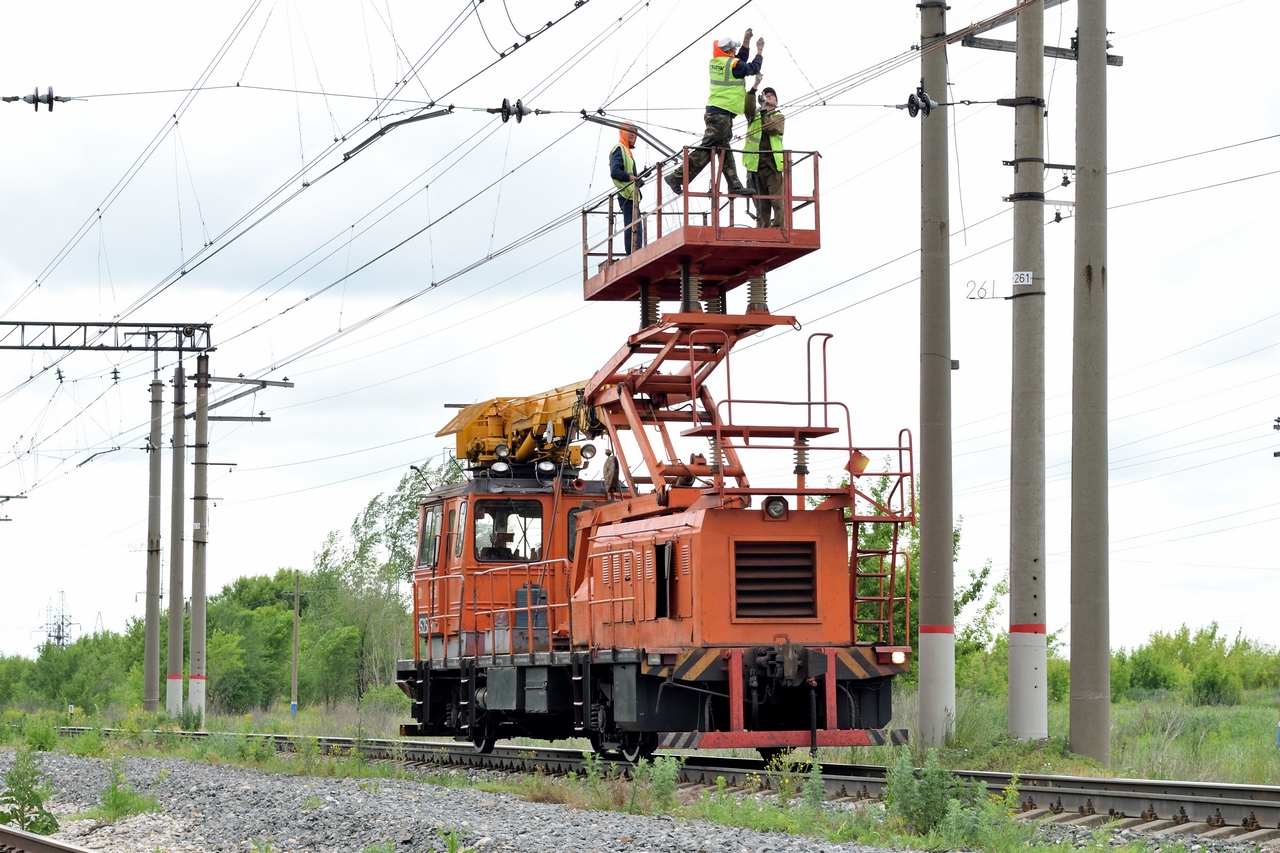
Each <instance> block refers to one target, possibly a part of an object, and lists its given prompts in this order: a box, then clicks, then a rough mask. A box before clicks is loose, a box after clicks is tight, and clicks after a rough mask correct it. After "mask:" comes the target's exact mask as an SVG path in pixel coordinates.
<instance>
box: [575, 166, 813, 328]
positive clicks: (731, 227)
mask: <svg viewBox="0 0 1280 853" xmlns="http://www.w3.org/2000/svg"><path fill="white" fill-rule="evenodd" d="M783 154H784V165H785V168H784V174H783V187H782V195H781V196H754V197H746V196H731V195H728V194H727V193H726V192H723V191H722V190H721V186H720V185H721V183H722V181H721V180H720V164H719V162H718V161H717V159H716V158H712V161H711V163H710V164H709V166H708V168H707V169H706V171H704V172H703V174H701V175H699V176H698V177H697V178H696V179H695V180H694V181H693V182H692V183H691V184H689V185H688V187H687V188H686V191H685V192H684V193H682V194H680V195H676V194H674V193H673V192H672V191H671V189H670V187H668V186H667V184H666V182H665V180H664V178H665V175H664V173H663V165H664V164H659V165H658V167H657V170H656V174H655V175H654V176H653V178H652V180H651V181H650V182H649V183H647V184H646V185H645V187H644V188H643V189H642V190H641V191H640V193H641V199H640V203H639V208H640V210H639V217H638V220H639V234H638V235H636V234H635V233H634V232H633V243H637V244H644V245H642V246H641V247H639V248H635V249H633V251H632V253H631V254H630V255H628V254H626V252H625V248H624V241H623V235H624V230H625V227H624V224H623V219H622V214H621V212H620V208H619V204H618V202H619V199H618V197H617V195H616V194H611V195H610V196H609V197H608V198H607V199H605V200H604V201H601V202H600V203H599V204H597V205H596V206H595V207H592V208H588V209H587V210H584V211H583V214H582V239H583V254H582V279H583V296H584V297H585V298H586V299H588V300H598V301H613V302H617V301H631V300H645V299H652V300H666V301H669V300H676V299H679V300H681V301H682V302H684V303H686V305H687V304H688V303H689V302H690V301H699V300H701V299H702V298H706V299H708V300H709V302H711V303H712V305H715V304H717V303H718V305H719V308H718V309H713V310H718V311H719V312H723V311H724V310H725V307H724V301H723V296H724V295H725V294H726V293H728V292H729V291H730V290H732V289H734V288H735V287H738V286H739V285H742V284H745V283H747V282H748V281H750V280H751V279H752V278H753V277H757V278H762V277H763V276H765V275H766V274H767V273H769V272H771V271H773V270H775V269H777V268H779V267H781V266H784V265H785V264H788V263H790V262H791V261H793V260H795V259H796V258H799V257H802V256H804V255H807V254H808V253H810V252H812V251H814V250H816V249H818V248H820V247H821V235H820V227H819V223H820V216H819V201H818V154H817V153H816V152H799V151H785V152H783ZM688 155H689V149H688V148H686V149H684V157H685V159H686V160H687V158H688ZM737 156H738V157H741V153H740V152H739V153H738V154H737ZM665 165H668V173H669V172H670V166H669V164H665ZM739 168H741V166H740V165H739ZM740 174H744V175H745V171H743V172H740ZM708 175H709V176H710V179H711V180H710V189H709V190H707V191H699V189H698V188H699V187H701V186H703V181H705V180H707V177H708ZM651 198H652V202H651V201H650V199H651ZM775 198H780V199H781V200H782V203H783V210H784V211H785V215H784V217H783V222H784V225H783V227H781V228H757V227H755V221H756V220H755V209H756V208H755V205H756V204H757V203H764V202H765V201H767V200H769V199H775ZM601 225H603V226H604V227H603V228H602V227H601ZM690 277H692V279H693V281H692V285H693V289H694V293H693V295H692V297H690V294H689V292H688V288H689V286H690Z"/></svg>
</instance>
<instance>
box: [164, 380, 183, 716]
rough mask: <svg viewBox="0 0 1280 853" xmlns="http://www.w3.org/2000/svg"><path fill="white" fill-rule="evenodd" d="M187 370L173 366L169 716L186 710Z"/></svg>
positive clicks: (167, 704) (166, 695)
mask: <svg viewBox="0 0 1280 853" xmlns="http://www.w3.org/2000/svg"><path fill="white" fill-rule="evenodd" d="M186 382H187V378H186V374H185V373H184V372H183V370H182V362H181V361H179V362H178V366H177V367H175V368H174V369H173V484H172V489H173V492H172V495H171V497H170V504H171V505H170V507H169V519H170V522H169V539H170V542H169V672H168V678H167V680H166V683H165V702H164V707H165V710H166V711H168V712H169V716H171V717H176V716H178V715H179V714H181V713H182V661H183V657H184V656H183V654H182V652H183V648H182V640H183V636H184V635H185V633H186V632H185V631H184V628H185V626H184V625H183V613H182V569H183V556H184V555H183V546H182V543H183V537H184V534H185V532H186V531H185V530H184V527H185V520H186V512H185V510H186V505H185V504H186V502H185V501H184V499H183V498H184V495H185V485H186V479H185V474H186V471H185V466H186V456H187V453H186V449H187V427H186V420H187V412H186V387H185V386H186Z"/></svg>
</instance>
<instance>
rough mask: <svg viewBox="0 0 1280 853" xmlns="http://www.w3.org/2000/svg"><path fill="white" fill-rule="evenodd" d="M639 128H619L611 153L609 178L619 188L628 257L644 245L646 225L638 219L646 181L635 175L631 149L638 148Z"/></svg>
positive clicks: (619, 204) (623, 243) (627, 125)
mask: <svg viewBox="0 0 1280 853" xmlns="http://www.w3.org/2000/svg"><path fill="white" fill-rule="evenodd" d="M638 130H639V128H637V127H636V126H635V125H634V124H631V123H630V122H627V123H626V124H624V125H622V126H621V127H620V128H618V143H617V144H616V145H614V146H613V148H611V149H610V150H609V177H610V178H612V179H613V185H614V186H615V187H617V188H618V207H620V208H621V209H622V227H623V229H624V231H623V237H622V245H623V247H624V248H625V249H626V253H627V254H628V255H629V254H631V252H632V251H633V250H634V249H639V248H640V247H642V246H643V245H644V222H643V221H642V219H641V217H640V216H639V212H640V211H639V210H638V209H637V205H639V203H640V187H642V186H644V178H642V177H640V176H639V175H637V174H636V161H635V157H634V156H632V154H631V149H633V148H635V147H636V135H637V132H638Z"/></svg>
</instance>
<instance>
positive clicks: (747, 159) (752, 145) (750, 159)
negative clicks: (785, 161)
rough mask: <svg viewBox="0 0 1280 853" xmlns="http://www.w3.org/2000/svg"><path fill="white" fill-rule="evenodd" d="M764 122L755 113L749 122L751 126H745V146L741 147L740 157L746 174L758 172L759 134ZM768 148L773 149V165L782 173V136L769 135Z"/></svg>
mask: <svg viewBox="0 0 1280 853" xmlns="http://www.w3.org/2000/svg"><path fill="white" fill-rule="evenodd" d="M763 127H764V122H762V121H761V120H760V113H756V117H755V118H753V119H752V120H751V124H749V125H747V144H746V145H745V146H743V148H744V151H745V153H744V154H743V155H742V165H743V166H744V167H745V168H746V170H747V171H748V172H758V171H759V170H760V134H761V133H762V128H763ZM769 147H770V148H772V149H773V163H774V165H775V166H777V167H778V171H779V172H781V171H782V149H783V145H782V134H781V133H771V134H769Z"/></svg>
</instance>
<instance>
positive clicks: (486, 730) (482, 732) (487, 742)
mask: <svg viewBox="0 0 1280 853" xmlns="http://www.w3.org/2000/svg"><path fill="white" fill-rule="evenodd" d="M497 742H498V724H497V723H496V722H494V719H493V717H490V716H484V717H481V718H480V719H479V720H476V726H475V728H474V729H472V730H471V745H472V746H474V747H475V748H476V752H479V753H481V754H483V755H488V754H489V753H491V752H493V747H494V745H495V744H496V743H497Z"/></svg>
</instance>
